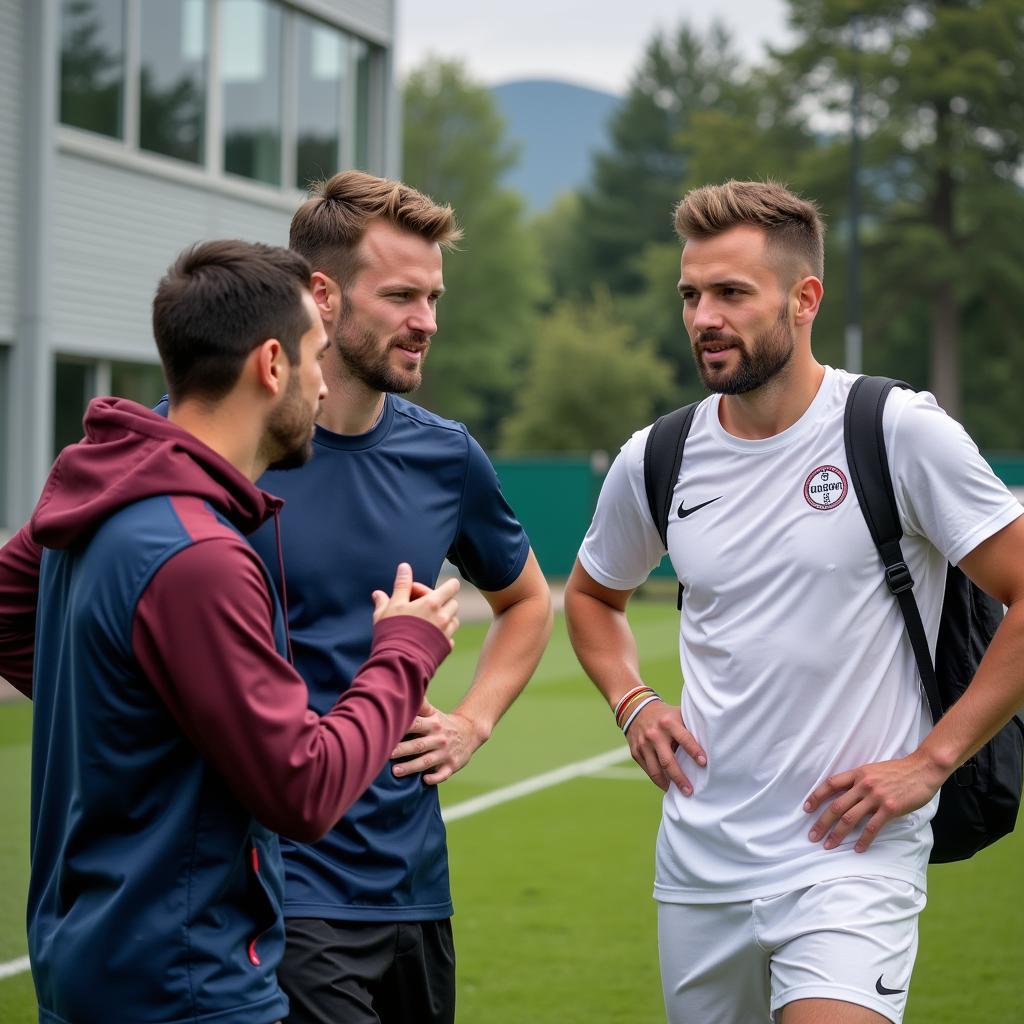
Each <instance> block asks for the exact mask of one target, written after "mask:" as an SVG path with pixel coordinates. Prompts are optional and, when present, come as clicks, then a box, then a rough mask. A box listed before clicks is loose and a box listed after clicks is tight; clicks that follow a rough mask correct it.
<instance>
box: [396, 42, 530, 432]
mask: <svg viewBox="0 0 1024 1024" xmlns="http://www.w3.org/2000/svg"><path fill="white" fill-rule="evenodd" d="M404 158H405V166H404V171H403V177H404V179H405V180H406V181H407V182H409V184H410V185H413V186H415V187H416V188H419V189H421V190H423V191H424V192H426V193H427V194H429V195H430V196H432V197H433V198H434V199H435V200H437V201H438V202H445V203H451V204H452V206H453V207H454V208H455V212H456V215H457V217H458V220H459V223H460V224H461V225H462V227H463V229H464V231H465V236H464V238H463V240H462V242H460V243H459V249H458V251H456V252H453V253H449V254H447V255H446V257H445V287H446V289H447V294H446V295H445V296H444V298H443V299H442V300H441V302H440V304H439V320H440V324H439V328H438V333H437V336H436V338H435V339H434V343H433V345H432V346H431V350H430V359H429V362H428V364H427V369H426V372H425V374H424V384H423V388H422V389H421V391H420V392H418V393H417V395H416V396H415V397H416V400H417V401H419V402H421V403H422V404H424V405H426V406H427V407H428V408H431V409H435V410H436V411H438V412H439V413H441V414H442V415H444V416H449V417H452V418H455V419H459V420H462V421H464V422H465V423H466V424H467V425H468V426H469V427H470V429H471V430H472V431H473V432H474V434H476V436H477V437H478V438H479V440H480V441H481V443H482V444H484V445H485V446H486V445H489V444H491V443H493V442H494V440H495V439H496V436H497V431H498V425H499V423H500V421H501V419H502V418H503V417H504V415H506V414H507V412H508V411H509V410H510V408H511V406H512V403H513V400H514V396H515V392H516V389H517V387H518V382H519V380H520V378H521V375H522V370H523V367H524V366H525V363H526V360H527V357H528V355H529V350H530V347H531V344H532V339H533V330H534V322H535V318H536V308H537V305H538V303H539V302H540V301H541V299H542V297H543V295H544V292H545V281H544V275H543V272H542V269H541V260H540V253H539V247H538V244H537V241H536V239H535V238H534V237H533V235H532V233H531V232H530V231H529V229H528V227H527V224H526V220H525V215H524V207H523V203H522V201H521V199H520V198H519V196H518V195H517V194H516V193H515V192H513V191H511V190H509V189H507V188H504V187H503V186H502V184H501V177H502V175H503V174H504V172H505V171H506V170H507V168H508V167H509V166H511V165H512V164H513V163H514V161H515V159H516V154H515V151H514V149H513V148H512V147H511V146H510V145H509V143H508V141H507V140H506V138H505V126H504V123H503V121H502V119H501V115H500V114H499V113H498V111H497V108H496V106H495V103H494V100H493V99H492V97H491V95H490V93H489V92H488V91H487V89H485V88H483V87H482V86H479V85H477V84H475V83H473V82H471V81H470V80H469V79H468V78H467V76H466V73H465V71H464V70H463V68H462V67H461V66H460V65H459V64H457V63H447V62H440V61H431V62H428V63H427V64H426V65H424V66H423V67H422V68H420V69H418V70H417V71H415V72H413V73H412V74H411V75H410V76H409V79H408V81H407V82H406V85H405V112H404Z"/></svg>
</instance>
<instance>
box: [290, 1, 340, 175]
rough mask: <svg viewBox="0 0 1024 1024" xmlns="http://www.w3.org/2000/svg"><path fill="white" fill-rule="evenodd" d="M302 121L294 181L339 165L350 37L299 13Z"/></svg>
mask: <svg viewBox="0 0 1024 1024" xmlns="http://www.w3.org/2000/svg"><path fill="white" fill-rule="evenodd" d="M297 22H298V24H297V29H298V32H297V36H298V46H299V59H298V71H299V82H298V86H299V88H298V101H299V109H298V124H297V131H296V136H297V140H298V141H297V152H296V166H295V184H296V185H297V186H298V187H299V188H305V187H306V186H307V185H308V184H309V183H310V182H311V181H316V180H318V179H321V178H329V177H330V176H331V175H332V174H334V173H335V171H337V170H338V163H339V155H340V147H341V119H342V113H341V112H342V96H343V89H344V87H345V70H346V64H347V61H346V57H347V46H346V43H347V39H346V37H345V36H344V35H343V34H342V33H341V32H339V31H338V30H337V29H333V28H330V27H328V26H327V25H322V24H320V23H319V22H316V21H313V20H312V19H311V18H305V17H301V16H300V17H298V19H297Z"/></svg>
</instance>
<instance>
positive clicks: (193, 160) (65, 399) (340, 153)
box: [0, 0, 399, 531]
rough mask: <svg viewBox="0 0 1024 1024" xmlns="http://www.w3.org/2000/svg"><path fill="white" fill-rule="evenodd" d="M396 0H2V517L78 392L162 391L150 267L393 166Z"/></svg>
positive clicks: (63, 440) (25, 487) (46, 461)
mask: <svg viewBox="0 0 1024 1024" xmlns="http://www.w3.org/2000/svg"><path fill="white" fill-rule="evenodd" d="M395 6H396V0H0V531H2V530H3V528H4V527H7V528H8V529H11V528H15V527H17V526H18V525H20V523H21V522H22V521H23V520H24V519H25V518H26V517H27V515H28V513H29V512H30V511H31V508H32V506H33V505H34V503H35V500H36V497H37V495H38V493H39V490H40V488H41V486H42V483H43V480H44V479H45V475H46V472H47V470H48V468H49V466H50V463H51V462H52V460H53V457H54V455H55V453H56V452H57V451H59V450H60V448H62V447H63V446H64V445H65V444H68V443H70V442H71V441H75V440H78V438H79V437H80V436H81V418H82V413H83V411H84V409H85V405H86V403H87V402H88V400H89V398H91V397H92V396H94V395H98V394H121V395H125V396H127V397H130V398H135V399H136V400H138V401H142V402H154V401H155V400H156V399H157V398H159V397H160V395H161V394H162V392H163V381H162V378H161V375H160V371H159V367H158V365H157V354H156V349H155V346H154V344H153V341H152V334H151V330H150V323H149V312H150V302H151V299H152V296H153V292H154V289H155V287H156V283H157V281H158V280H159V278H160V276H161V275H162V274H163V272H164V270H165V269H166V268H167V266H168V264H169V263H171V261H172V260H173V259H174V257H175V256H176V255H177V253H178V252H179V251H180V250H181V249H182V248H184V247H185V246H186V245H189V244H190V243H192V242H195V241H197V240H199V239H203V238H244V239H249V240H252V241H264V242H272V243H276V244H286V242H287V236H288V222H289V220H290V218H291V214H292V212H293V211H294V210H295V208H296V206H297V205H298V204H299V202H301V200H302V198H303V188H304V186H305V184H306V183H307V182H308V181H309V180H311V179H315V178H320V177H325V176H329V175H331V174H333V173H334V172H335V171H337V170H339V169H340V168H343V167H363V168H365V169H367V170H371V171H373V172H375V173H384V174H394V173H397V163H398V139H399V132H398V124H397V106H396V103H395V98H394V90H393V88H392V79H393V73H392V53H393V43H394V32H395V19H396V12H395Z"/></svg>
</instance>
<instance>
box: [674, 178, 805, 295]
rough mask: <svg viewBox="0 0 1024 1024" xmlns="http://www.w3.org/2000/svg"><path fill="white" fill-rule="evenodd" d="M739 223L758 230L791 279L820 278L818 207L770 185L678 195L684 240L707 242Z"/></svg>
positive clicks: (730, 185) (728, 185)
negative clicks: (810, 275) (760, 230)
mask: <svg viewBox="0 0 1024 1024" xmlns="http://www.w3.org/2000/svg"><path fill="white" fill-rule="evenodd" d="M741 224H749V225H751V226H753V227H757V228H761V229H762V230H763V231H764V233H765V237H766V252H768V253H770V254H771V255H773V256H774V257H775V258H776V259H777V260H778V263H779V265H780V268H783V267H784V268H785V273H784V274H780V277H786V276H788V277H789V278H790V279H792V280H795V279H796V278H797V277H800V276H804V275H806V274H813V275H814V276H815V277H817V278H818V279H819V280H824V277H825V225H824V223H823V222H822V219H821V215H820V214H819V213H818V207H817V205H816V204H815V203H813V202H811V201H810V200H807V199H803V198H801V197H800V196H798V195H797V194H796V193H795V192H791V191H790V190H789V189H788V188H786V187H785V186H784V185H779V184H777V183H776V182H774V181H727V182H725V183H724V184H722V185H703V186H702V187H700V188H695V189H692V190H691V191H689V192H687V193H686V195H685V196H683V199H682V202H680V204H679V205H678V206H677V207H676V212H675V226H676V234H678V235H679V237H680V239H681V240H682V241H683V242H684V243H685V242H686V240H687V239H690V238H694V239H705V238H713V237H714V236H715V235H719V234H721V233H722V232H723V231H728V230H729V229H730V228H734V227H738V226H739V225H741Z"/></svg>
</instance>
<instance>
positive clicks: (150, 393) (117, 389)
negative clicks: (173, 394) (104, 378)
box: [110, 362, 167, 408]
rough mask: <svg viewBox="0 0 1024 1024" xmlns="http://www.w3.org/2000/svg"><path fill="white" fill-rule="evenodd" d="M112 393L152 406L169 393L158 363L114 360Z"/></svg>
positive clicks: (112, 366) (111, 369)
mask: <svg viewBox="0 0 1024 1024" xmlns="http://www.w3.org/2000/svg"><path fill="white" fill-rule="evenodd" d="M110 393H111V394H112V395H117V396H118V397H119V398H130V399H131V400H132V401H133V402H138V403H139V404H140V405H145V406H147V407H148V408H152V407H153V406H154V405H156V403H157V402H159V401H160V399H161V398H163V397H164V395H165V394H167V385H166V384H165V383H164V374H163V371H162V370H161V369H160V367H159V366H157V365H156V363H123V362H112V363H111V364H110Z"/></svg>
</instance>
